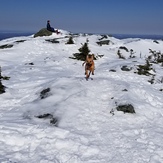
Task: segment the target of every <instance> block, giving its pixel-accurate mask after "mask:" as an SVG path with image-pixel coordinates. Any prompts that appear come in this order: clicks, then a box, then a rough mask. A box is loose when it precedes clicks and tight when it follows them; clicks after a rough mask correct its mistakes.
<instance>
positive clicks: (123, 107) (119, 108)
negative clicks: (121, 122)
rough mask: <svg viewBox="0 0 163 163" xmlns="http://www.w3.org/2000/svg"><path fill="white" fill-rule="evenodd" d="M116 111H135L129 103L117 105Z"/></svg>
mask: <svg viewBox="0 0 163 163" xmlns="http://www.w3.org/2000/svg"><path fill="white" fill-rule="evenodd" d="M116 109H117V111H123V112H124V113H132V114H133V113H135V110H134V107H133V106H132V105H131V104H127V105H119V106H117V108H116Z"/></svg>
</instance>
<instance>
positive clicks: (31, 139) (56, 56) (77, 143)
mask: <svg viewBox="0 0 163 163" xmlns="http://www.w3.org/2000/svg"><path fill="white" fill-rule="evenodd" d="M96 37H97V36H88V38H89V40H90V47H91V49H92V51H94V52H95V53H103V54H104V57H103V58H101V59H99V60H96V61H95V65H96V70H95V75H94V76H91V77H92V78H93V80H91V79H89V80H88V81H86V80H85V78H84V67H82V62H81V61H77V60H72V59H70V58H69V57H70V56H71V55H72V53H75V52H77V50H78V49H79V47H80V46H81V44H80V41H81V42H84V41H85V40H86V38H85V37H83V36H79V37H77V38H76V44H75V45H65V42H64V39H63V40H61V43H60V44H51V43H48V42H46V41H45V38H35V39H34V38H30V37H29V38H28V37H27V38H26V37H25V39H27V41H26V42H24V43H21V44H16V45H15V46H14V47H13V48H11V49H5V50H1V56H0V60H1V62H2V63H1V66H2V75H5V76H9V77H11V78H10V79H9V80H8V81H3V84H4V85H5V86H6V87H7V89H6V93H4V94H2V95H0V97H1V109H0V162H1V163H28V162H31V163H37V162H38V163H109V162H110V163H122V162H123V163H161V162H163V144H162V143H161V142H162V140H163V127H162V124H163V117H162V116H163V102H162V97H163V96H162V92H161V91H159V88H160V84H155V85H151V84H150V83H149V82H148V78H149V77H146V76H139V75H137V74H134V73H133V71H132V72H131V71H130V72H123V71H121V70H120V69H119V66H120V65H125V64H126V62H128V63H127V64H129V65H132V64H133V63H134V62H133V61H135V60H136V59H135V60H131V61H126V60H124V61H123V60H119V59H118V58H117V56H115V51H114V50H115V49H116V47H117V46H120V45H123V44H127V43H126V42H123V41H120V40H116V39H115V40H114V38H112V39H113V41H114V42H116V43H117V44H114V45H110V46H109V47H107V46H104V47H98V46H95V43H94V40H95V39H96ZM10 41H13V40H12V39H11V40H10ZM1 42H2V43H4V42H5V41H1ZM127 42H128V41H127ZM2 43H1V44H2ZM131 43H132V46H133V47H134V45H135V44H137V41H132V42H131V41H130V42H128V44H131ZM146 43H148V44H149V45H151V44H150V43H149V41H147V42H146ZM160 44H161V45H162V44H163V43H162V42H161V43H160ZM152 45H153V44H152ZM152 45H151V46H152ZM161 45H160V47H161ZM144 46H146V45H142V47H143V48H144ZM160 47H159V48H160ZM162 47H163V46H162ZM138 48H140V46H139V47H138ZM134 50H136V49H134ZM160 50H163V49H160ZM138 53H139V52H138ZM138 60H139V59H138ZM113 68H115V69H116V72H111V71H109V70H110V69H113ZM161 71H162V70H160V71H159V74H161V75H162V72H161ZM46 88H50V93H49V96H48V97H47V98H45V99H40V92H41V91H42V90H44V89H46ZM124 90H125V91H124ZM126 90H127V91H126ZM121 103H122V104H124V103H130V104H133V105H134V107H135V111H136V114H124V113H123V112H118V111H116V109H115V108H116V105H117V104H121ZM111 111H113V112H114V114H113V113H111ZM46 113H50V114H52V115H53V116H54V117H56V118H57V120H58V124H57V126H54V125H53V124H50V123H49V119H38V118H37V116H38V115H43V114H46Z"/></svg>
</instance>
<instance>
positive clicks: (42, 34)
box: [34, 28, 52, 37]
mask: <svg viewBox="0 0 163 163" xmlns="http://www.w3.org/2000/svg"><path fill="white" fill-rule="evenodd" d="M50 35H52V32H51V31H48V30H47V29H46V28H43V29H41V30H40V31H39V32H37V33H36V34H35V35H34V37H39V36H40V37H42V36H50Z"/></svg>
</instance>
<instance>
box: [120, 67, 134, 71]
mask: <svg viewBox="0 0 163 163" xmlns="http://www.w3.org/2000/svg"><path fill="white" fill-rule="evenodd" d="M121 70H122V71H131V70H132V68H131V67H129V68H128V67H127V66H122V67H121Z"/></svg>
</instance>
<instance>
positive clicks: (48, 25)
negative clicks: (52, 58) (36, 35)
mask: <svg viewBox="0 0 163 163" xmlns="http://www.w3.org/2000/svg"><path fill="white" fill-rule="evenodd" d="M46 29H47V30H48V31H51V32H55V33H57V34H59V33H60V32H58V30H57V29H56V30H55V29H54V28H53V27H51V25H50V20H48V21H47V25H46Z"/></svg>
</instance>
